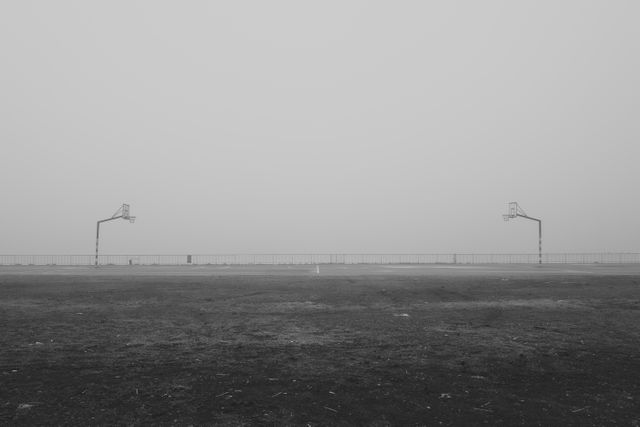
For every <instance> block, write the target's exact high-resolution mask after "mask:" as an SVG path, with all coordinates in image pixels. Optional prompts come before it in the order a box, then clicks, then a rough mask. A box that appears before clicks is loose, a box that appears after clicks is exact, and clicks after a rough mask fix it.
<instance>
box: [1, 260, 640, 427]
mask: <svg viewBox="0 0 640 427" xmlns="http://www.w3.org/2000/svg"><path fill="white" fill-rule="evenodd" d="M0 327H1V331H2V334H1V335H0V425H143V424H144V425H230V426H235V425H312V426H316V425H372V426H385V425H399V426H407V425H484V424H486V425H505V426H512V425H543V426H548V425H568V426H572V425H575V426H589V425H594V426H601V425H626V426H639V425H640V269H639V268H638V266H631V267H629V266H557V267H553V266H503V267H501V266H487V267H474V266H468V267H465V266H459V267H454V266H451V267H449V266H431V267H419V266H418V267H413V266H298V267H293V266H274V267H225V266H220V267H213V266H212V267H175V268H164V267H102V268H99V269H91V268H84V267H0Z"/></svg>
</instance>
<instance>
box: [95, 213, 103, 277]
mask: <svg viewBox="0 0 640 427" xmlns="http://www.w3.org/2000/svg"><path fill="white" fill-rule="evenodd" d="M101 222H102V221H98V223H97V224H96V267H97V266H98V245H99V243H100V223H101Z"/></svg>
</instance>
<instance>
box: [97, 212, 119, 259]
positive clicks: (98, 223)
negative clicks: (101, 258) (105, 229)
mask: <svg viewBox="0 0 640 427" xmlns="http://www.w3.org/2000/svg"><path fill="white" fill-rule="evenodd" d="M118 218H122V215H119V216H114V217H111V218H107V219H101V220H100V221H98V222H97V223H96V261H95V266H96V267H97V266H98V246H99V245H100V223H101V222H107V221H111V220H113V219H118Z"/></svg>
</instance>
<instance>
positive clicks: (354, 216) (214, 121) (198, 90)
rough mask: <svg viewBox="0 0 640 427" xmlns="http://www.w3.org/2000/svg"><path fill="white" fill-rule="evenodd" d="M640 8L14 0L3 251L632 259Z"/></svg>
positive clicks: (2, 166)
mask: <svg viewBox="0 0 640 427" xmlns="http://www.w3.org/2000/svg"><path fill="white" fill-rule="evenodd" d="M639 16H640V2H638V1H636V0H630V1H624V0H616V1H604V0H603V1H587V0H576V1H511V0H505V1H482V2H480V1H448V0H447V1H440V2H436V1H348V0H339V1H326V0H323V1H315V2H311V1H299V0H296V1H294V0H292V1H280V0H271V1H226V2H222V1H171V2H169V1H158V0H149V1H131V0H127V1H102V2H87V1H84V0H82V1H63V0H59V1H55V2H53V1H3V2H1V3H0V141H1V142H0V144H1V152H0V180H1V183H2V202H1V203H2V209H1V211H0V253H4V254H13V253H27V254H28V253H36V254H46V253H51V254H57V253H78V254H84V253H86V254H90V253H92V251H93V250H94V241H95V226H96V221H97V220H98V219H102V218H106V217H109V216H111V215H112V214H113V213H114V212H115V211H116V210H117V209H118V207H119V206H120V205H121V204H122V203H125V202H126V203H130V204H131V210H132V214H133V215H137V216H138V221H137V222H136V223H135V224H129V223H128V222H125V221H122V220H118V221H112V222H109V223H106V224H104V225H103V226H102V227H101V232H102V233H101V234H102V235H101V248H102V252H103V253H114V254H118V253H149V254H171V253H181V254H182V253H200V254H208V253H260V252H278V253H302V252H316V253H318V252H423V253H437V252H443V253H450V252H528V253H535V252H537V227H536V224H535V223H534V222H532V221H527V220H524V219H518V220H515V221H510V222H508V223H505V222H503V220H502V216H501V215H502V214H503V213H505V211H506V205H507V202H509V201H518V202H519V203H520V204H521V206H522V207H523V208H524V209H525V210H526V211H527V213H528V214H530V215H532V216H537V217H540V218H542V220H543V232H544V236H543V238H544V242H543V246H544V247H543V250H544V251H545V252H564V251H587V252H591V251H594V252H600V251H640V197H639V194H640V192H639V190H638V184H639V183H640V169H639V168H638V162H639V161H640V114H639V113H640V77H639V76H640V25H638V17H639Z"/></svg>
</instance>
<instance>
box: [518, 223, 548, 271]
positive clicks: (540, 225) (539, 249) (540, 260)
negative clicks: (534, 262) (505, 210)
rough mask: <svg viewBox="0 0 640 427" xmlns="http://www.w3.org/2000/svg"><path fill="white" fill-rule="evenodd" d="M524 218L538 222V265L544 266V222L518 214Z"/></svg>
mask: <svg viewBox="0 0 640 427" xmlns="http://www.w3.org/2000/svg"><path fill="white" fill-rule="evenodd" d="M516 216H520V217H522V218H526V219H530V220H532V221H538V264H542V220H541V219H538V218H534V217H531V216H527V215H522V214H516Z"/></svg>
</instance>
